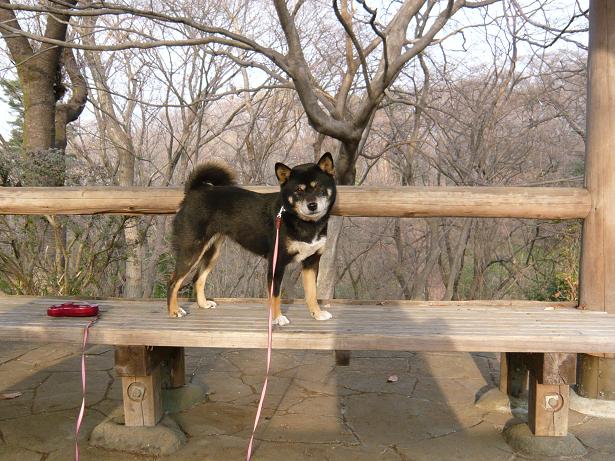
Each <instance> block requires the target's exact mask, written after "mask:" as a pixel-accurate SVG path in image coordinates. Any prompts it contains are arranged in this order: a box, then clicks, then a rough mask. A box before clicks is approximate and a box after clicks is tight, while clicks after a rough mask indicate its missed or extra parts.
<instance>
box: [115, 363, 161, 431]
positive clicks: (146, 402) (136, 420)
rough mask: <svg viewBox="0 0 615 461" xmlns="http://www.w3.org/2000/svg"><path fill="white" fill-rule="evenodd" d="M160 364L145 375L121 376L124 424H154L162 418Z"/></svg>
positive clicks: (133, 425)
mask: <svg viewBox="0 0 615 461" xmlns="http://www.w3.org/2000/svg"><path fill="white" fill-rule="evenodd" d="M160 390H161V386H160V366H157V367H156V368H154V369H153V370H151V374H149V375H147V376H123V377H122V399H123V401H124V424H125V425H126V426H131V427H135V426H155V425H156V424H158V421H160V419H161V418H162V402H161V399H160V393H161V392H160Z"/></svg>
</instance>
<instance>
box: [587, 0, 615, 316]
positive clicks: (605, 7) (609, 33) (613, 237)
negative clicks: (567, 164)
mask: <svg viewBox="0 0 615 461" xmlns="http://www.w3.org/2000/svg"><path fill="white" fill-rule="evenodd" d="M614 23H615V3H614V2H612V1H608V0H593V1H592V2H591V3H590V33H589V61H588V67H589V69H588V84H587V88H588V95H587V142H586V150H585V185H586V187H587V189H588V190H589V191H590V193H591V196H592V199H593V205H592V208H591V212H590V213H589V215H588V216H587V219H586V220H585V221H584V223H583V242H582V251H581V274H580V279H581V280H580V282H581V283H580V290H581V293H580V306H581V308H583V309H591V310H608V311H611V312H615V284H614V283H613V280H614V279H615V173H614V172H615V156H614V155H613V152H615V28H613V24H614Z"/></svg>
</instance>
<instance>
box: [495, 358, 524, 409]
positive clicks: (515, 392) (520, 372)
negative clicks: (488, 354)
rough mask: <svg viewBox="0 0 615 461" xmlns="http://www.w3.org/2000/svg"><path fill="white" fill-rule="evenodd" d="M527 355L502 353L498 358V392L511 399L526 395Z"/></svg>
mask: <svg viewBox="0 0 615 461" xmlns="http://www.w3.org/2000/svg"><path fill="white" fill-rule="evenodd" d="M526 355H527V354H522V353H518V352H502V354H501V356H500V391H502V392H503V393H504V394H507V395H510V396H512V397H517V398H518V397H521V396H523V395H526V394H527V389H528V388H527V385H528V381H527V379H528V369H527V365H526V357H525V356H526Z"/></svg>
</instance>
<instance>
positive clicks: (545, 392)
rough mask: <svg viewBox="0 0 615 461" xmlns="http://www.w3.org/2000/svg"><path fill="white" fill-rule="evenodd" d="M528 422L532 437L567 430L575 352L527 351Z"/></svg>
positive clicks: (574, 370) (562, 433)
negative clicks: (543, 352) (529, 352)
mask: <svg viewBox="0 0 615 461" xmlns="http://www.w3.org/2000/svg"><path fill="white" fill-rule="evenodd" d="M526 357H527V358H528V360H527V362H526V363H527V365H528V368H529V392H528V394H529V395H528V425H529V427H530V430H531V431H532V432H533V433H534V435H536V436H564V435H566V434H567V433H568V410H569V407H570V384H574V382H575V377H576V355H575V354H561V353H546V354H527V355H526Z"/></svg>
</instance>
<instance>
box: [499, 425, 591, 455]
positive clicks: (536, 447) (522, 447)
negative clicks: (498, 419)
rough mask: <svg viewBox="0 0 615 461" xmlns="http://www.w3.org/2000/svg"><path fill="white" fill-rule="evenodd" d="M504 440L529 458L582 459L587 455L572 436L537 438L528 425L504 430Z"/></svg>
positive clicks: (513, 426)
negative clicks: (563, 457)
mask: <svg viewBox="0 0 615 461" xmlns="http://www.w3.org/2000/svg"><path fill="white" fill-rule="evenodd" d="M503 436H504V440H506V443H508V445H510V447H511V448H512V449H513V450H515V451H516V452H518V453H521V454H523V455H528V456H532V457H535V456H545V457H557V456H566V457H568V458H580V457H582V456H585V455H586V454H587V450H586V449H585V447H584V446H583V444H582V443H581V442H579V440H578V439H577V438H576V437H575V436H574V435H572V434H568V435H566V436H565V437H536V436H535V435H534V434H532V431H530V428H529V427H528V425H527V424H515V425H512V426H509V427H507V428H506V429H504V433H503Z"/></svg>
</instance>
